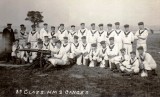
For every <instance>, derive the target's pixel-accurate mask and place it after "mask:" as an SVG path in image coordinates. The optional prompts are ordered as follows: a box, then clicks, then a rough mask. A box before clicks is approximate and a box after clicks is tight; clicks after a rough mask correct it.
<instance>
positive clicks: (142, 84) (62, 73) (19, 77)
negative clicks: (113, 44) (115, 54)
mask: <svg viewBox="0 0 160 97" xmlns="http://www.w3.org/2000/svg"><path fill="white" fill-rule="evenodd" d="M147 43H148V52H149V53H150V54H151V55H152V56H153V57H154V59H155V60H156V62H157V65H158V68H157V73H158V76H155V77H153V78H150V79H149V78H141V77H140V76H139V75H134V76H132V77H129V76H121V75H120V74H117V73H112V72H111V71H109V70H108V69H101V68H99V67H95V68H89V67H87V66H76V65H73V66H72V67H66V68H64V69H60V68H56V69H54V68H53V69H51V70H50V71H48V72H45V73H42V72H40V71H41V69H36V70H26V69H25V67H20V68H11V67H7V68H6V67H0V75H1V77H0V97H160V92H159V91H160V66H159V64H160V54H159V53H158V52H160V34H158V33H156V34H150V35H149V38H148V42H147ZM35 71H38V72H35ZM17 89H22V90H26V89H28V90H30V91H33V90H39V91H41V90H44V91H48V90H54V91H55V93H53V94H48V95H47V94H38V95H34V94H27V95H25V94H16V90H17ZM66 90H69V91H85V92H84V93H85V94H83V95H80V94H69V92H67V91H66ZM56 91H57V93H56ZM60 91H62V94H59V92H60ZM70 93H71V92H70Z"/></svg>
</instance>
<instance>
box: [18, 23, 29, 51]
mask: <svg viewBox="0 0 160 97" xmlns="http://www.w3.org/2000/svg"><path fill="white" fill-rule="evenodd" d="M18 39H19V44H20V45H21V46H22V47H23V48H24V47H25V45H26V43H27V39H28V34H27V32H26V27H25V26H24V24H21V25H20V31H19V33H18Z"/></svg>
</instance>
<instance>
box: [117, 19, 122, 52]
mask: <svg viewBox="0 0 160 97" xmlns="http://www.w3.org/2000/svg"><path fill="white" fill-rule="evenodd" d="M115 27H116V29H115V33H116V34H115V43H116V44H117V45H118V51H119V53H120V50H121V49H122V47H123V43H122V42H123V41H122V38H123V37H124V32H123V31H122V30H121V29H120V23H119V22H116V23H115Z"/></svg>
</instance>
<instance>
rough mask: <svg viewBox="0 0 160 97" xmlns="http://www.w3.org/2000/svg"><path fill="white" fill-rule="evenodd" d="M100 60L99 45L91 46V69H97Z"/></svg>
mask: <svg viewBox="0 0 160 97" xmlns="http://www.w3.org/2000/svg"><path fill="white" fill-rule="evenodd" d="M98 58H99V49H98V48H97V44H96V43H93V44H91V51H90V53H89V59H90V64H89V67H95V66H96V65H97V62H98Z"/></svg>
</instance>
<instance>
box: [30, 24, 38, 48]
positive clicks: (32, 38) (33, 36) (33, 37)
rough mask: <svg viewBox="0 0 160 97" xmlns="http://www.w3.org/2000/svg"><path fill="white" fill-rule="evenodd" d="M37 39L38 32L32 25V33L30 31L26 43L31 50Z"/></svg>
mask: <svg viewBox="0 0 160 97" xmlns="http://www.w3.org/2000/svg"><path fill="white" fill-rule="evenodd" d="M38 38H39V32H38V31H36V27H35V26H34V25H32V31H30V32H29V35H28V42H30V43H31V48H33V47H34V44H35V43H36V42H37V39H38Z"/></svg>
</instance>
